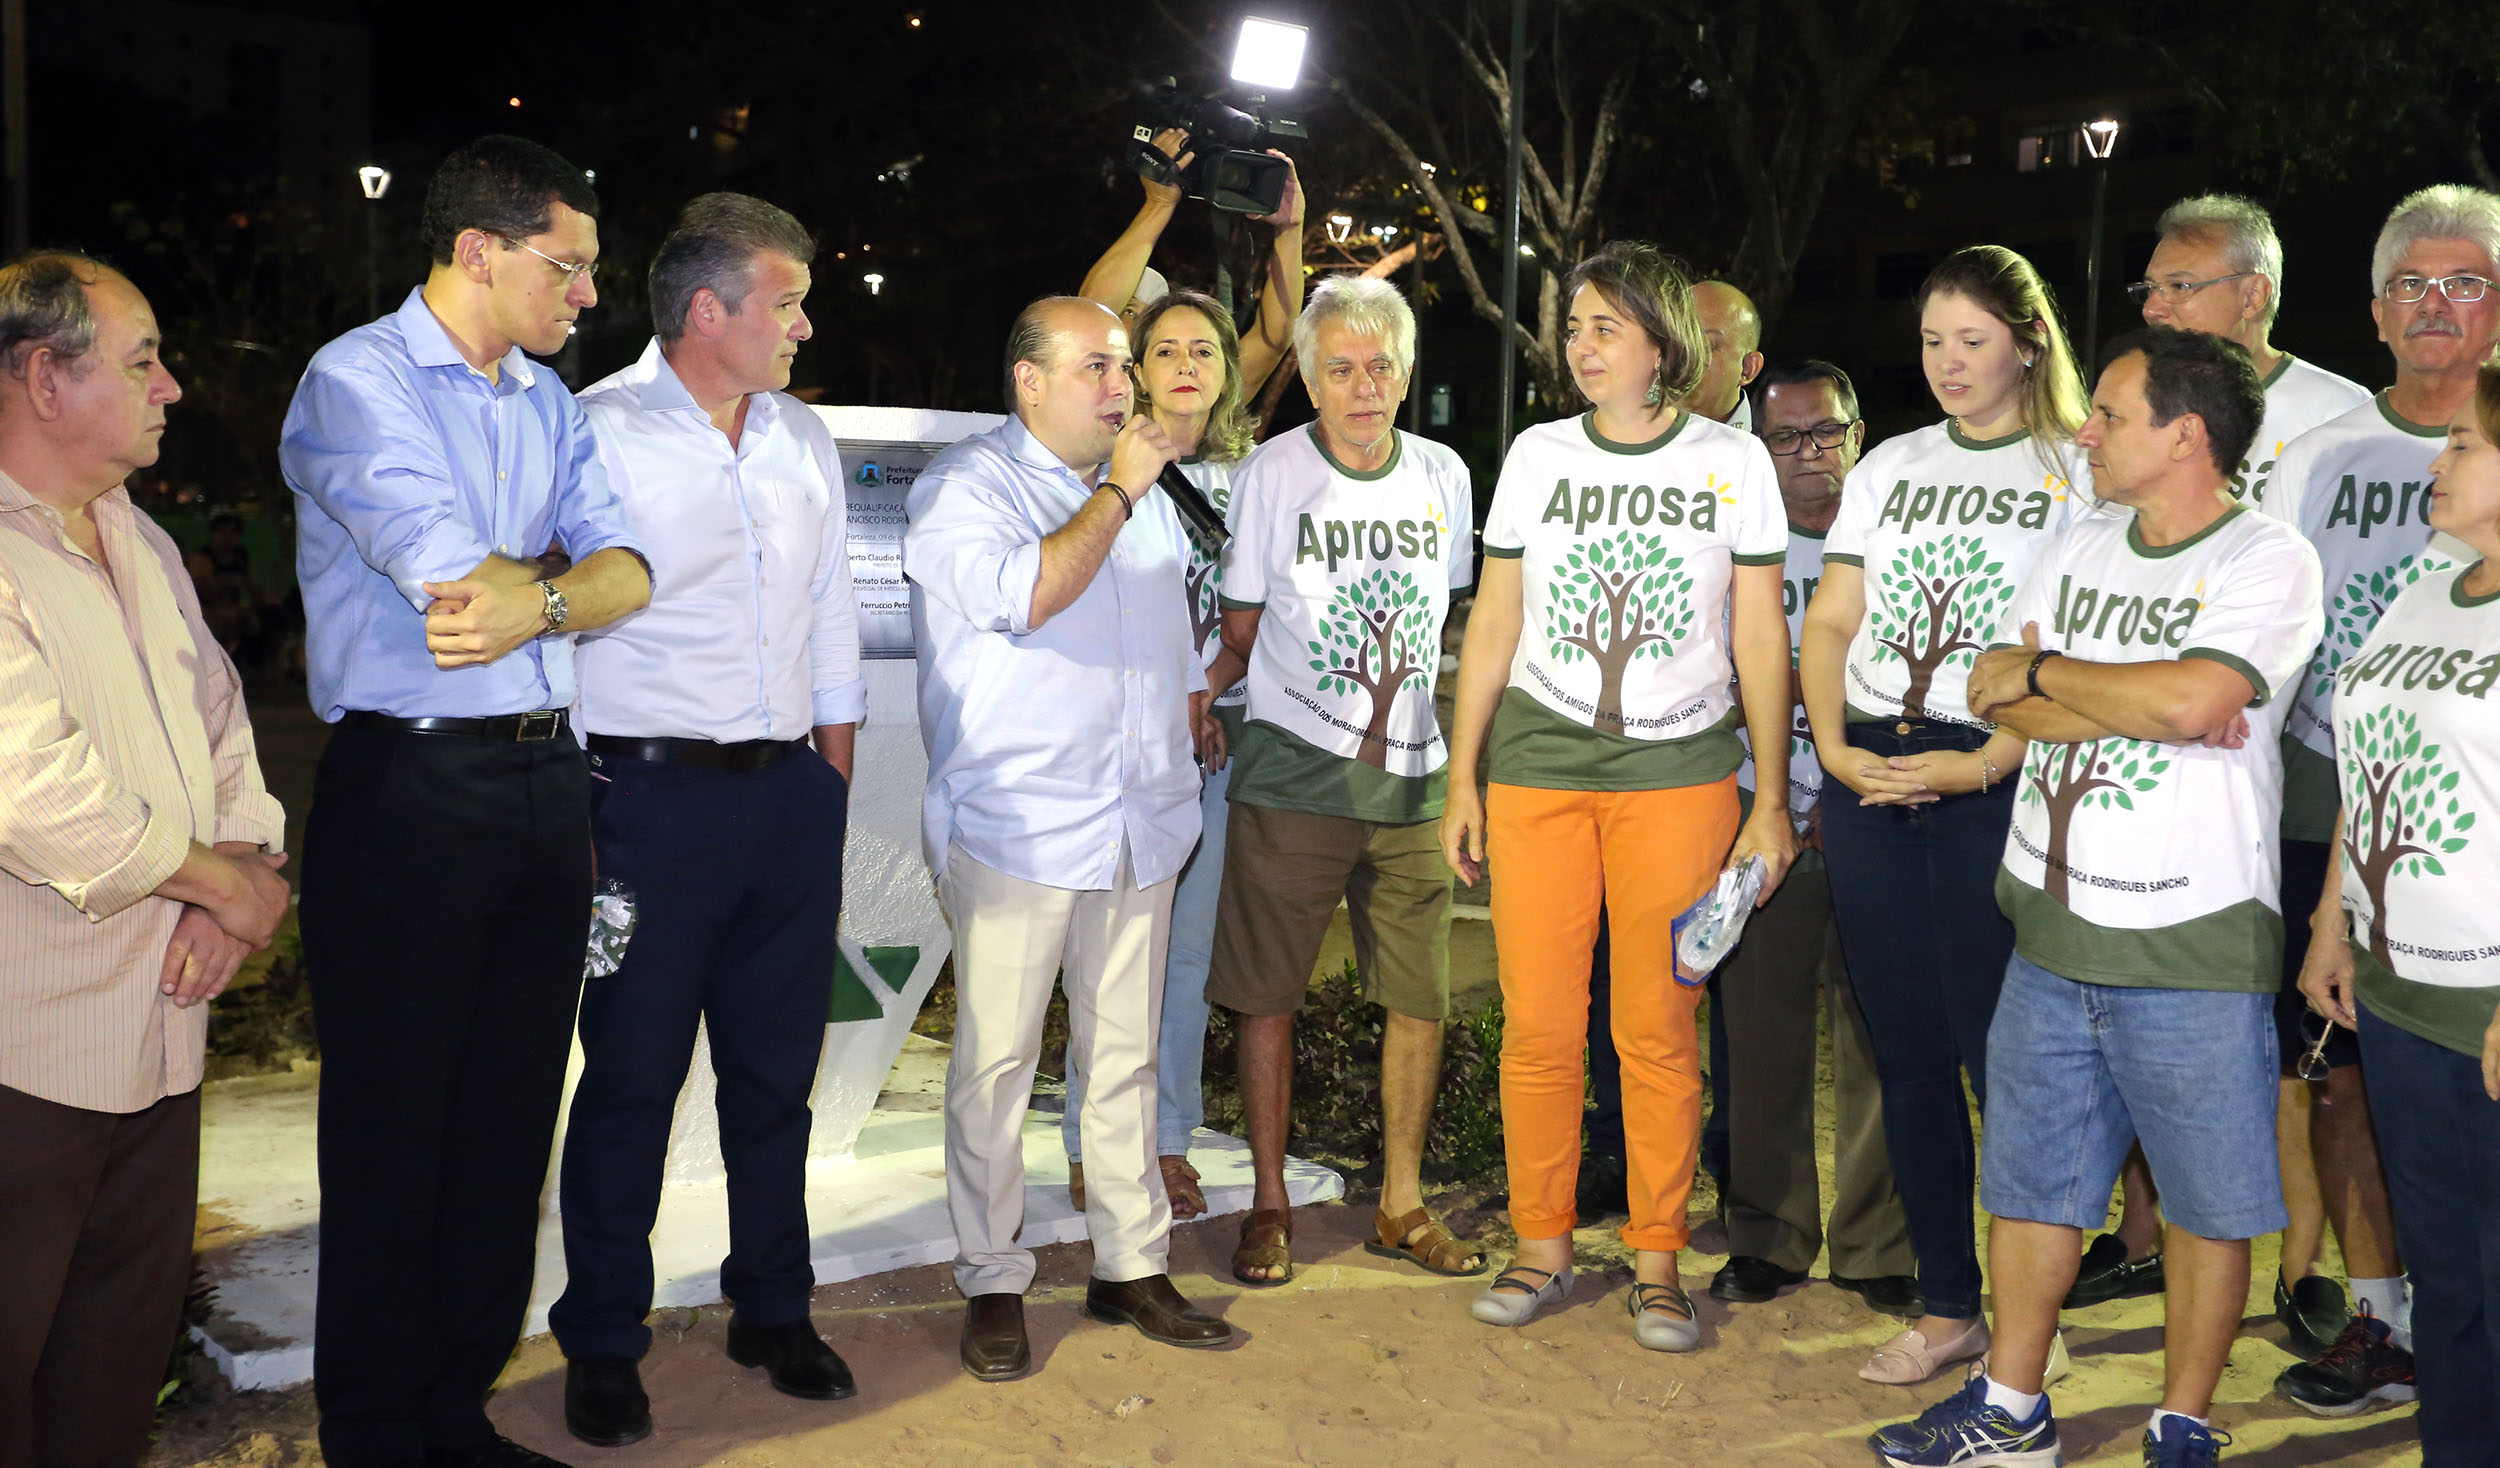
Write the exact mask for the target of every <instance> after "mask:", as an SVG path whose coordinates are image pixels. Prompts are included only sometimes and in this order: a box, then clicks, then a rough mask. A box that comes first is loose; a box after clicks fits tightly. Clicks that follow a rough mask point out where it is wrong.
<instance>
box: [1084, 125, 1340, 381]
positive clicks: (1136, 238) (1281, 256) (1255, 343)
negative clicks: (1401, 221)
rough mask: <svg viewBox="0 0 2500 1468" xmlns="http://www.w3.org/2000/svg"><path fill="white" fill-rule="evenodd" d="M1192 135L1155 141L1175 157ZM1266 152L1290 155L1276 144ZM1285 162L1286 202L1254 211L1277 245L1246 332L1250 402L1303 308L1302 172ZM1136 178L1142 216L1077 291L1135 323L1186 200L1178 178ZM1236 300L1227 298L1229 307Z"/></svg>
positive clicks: (1182, 161)
mask: <svg viewBox="0 0 2500 1468" xmlns="http://www.w3.org/2000/svg"><path fill="white" fill-rule="evenodd" d="M1188 138H1189V134H1188V132H1187V131H1186V130H1185V129H1182V128H1168V129H1166V130H1164V131H1163V132H1159V133H1157V134H1155V137H1154V147H1155V150H1156V151H1157V152H1160V153H1161V154H1162V155H1163V156H1164V157H1166V158H1170V157H1172V156H1173V155H1174V153H1176V152H1177V151H1178V150H1179V148H1180V146H1181V144H1183V143H1184V142H1186V141H1188ZM1268 152H1269V153H1271V154H1273V155H1274V156H1276V157H1278V158H1285V155H1284V154H1282V153H1278V152H1277V151H1276V150H1275V149H1273V148H1270V149H1268ZM1195 157H1197V154H1195V153H1181V154H1180V155H1179V158H1178V160H1177V165H1176V166H1177V167H1180V168H1187V167H1188V166H1189V164H1190V160H1192V159H1193V158H1195ZM1285 166H1286V169H1287V170H1288V172H1287V174H1286V181H1285V197H1284V202H1283V203H1282V204H1280V205H1279V206H1278V207H1277V210H1276V212H1275V213H1273V214H1258V215H1253V216H1251V217H1252V218H1253V219H1254V220H1256V221H1257V222H1258V223H1260V224H1266V225H1273V226H1274V227H1275V230H1276V241H1275V244H1274V245H1273V246H1271V255H1272V259H1271V261H1270V263H1269V266H1268V271H1267V283H1266V284H1265V285H1263V286H1261V287H1260V288H1259V314H1258V316H1257V317H1256V318H1255V319H1254V320H1252V321H1251V323H1250V329H1249V330H1248V331H1245V332H1243V333H1242V334H1241V396H1242V400H1243V401H1244V402H1249V401H1253V400H1255V399H1256V398H1257V397H1258V395H1259V392H1260V390H1261V389H1263V388H1265V387H1266V386H1267V379H1268V378H1269V377H1270V376H1271V375H1273V374H1274V373H1275V371H1276V364H1277V363H1279V362H1282V361H1283V360H1285V352H1286V350H1287V349H1288V348H1290V347H1291V346H1292V345H1293V322H1294V318H1295V317H1296V316H1299V315H1301V314H1302V179H1301V175H1300V174H1298V173H1295V172H1292V171H1291V170H1292V168H1293V160H1292V159H1290V158H1285ZM1138 181H1139V182H1140V183H1142V184H1144V185H1145V188H1146V202H1145V203H1144V205H1142V206H1140V207H1139V209H1138V211H1137V217H1136V218H1135V219H1132V220H1130V221H1129V226H1128V228H1127V229H1126V230H1123V231H1122V232H1121V234H1120V237H1119V238H1118V239H1116V240H1113V241H1112V242H1111V248H1110V249H1108V250H1105V251H1103V252H1102V258H1101V259H1099V260H1097V261H1095V262H1094V268H1093V269H1091V270H1088V271H1086V272H1085V284H1084V286H1083V287H1082V288H1081V289H1080V290H1079V291H1078V292H1077V294H1078V295H1080V296H1083V297H1084V298H1085V299H1087V300H1089V301H1100V302H1101V303H1102V304H1104V305H1106V306H1109V307H1110V308H1111V309H1112V310H1114V311H1117V312H1119V313H1120V319H1121V320H1122V321H1124V322H1128V323H1131V324H1132V325H1133V324H1134V323H1135V322H1136V320H1137V313H1138V312H1139V311H1140V310H1142V309H1144V308H1145V307H1147V306H1151V305H1153V304H1154V302H1155V301H1156V300H1159V299H1161V298H1162V296H1163V295H1164V294H1165V292H1164V291H1162V290H1157V291H1155V292H1154V294H1153V296H1152V297H1151V298H1143V299H1141V298H1140V295H1139V291H1138V283H1139V282H1140V281H1141V280H1144V279H1145V278H1146V277H1148V276H1150V275H1153V276H1154V278H1155V280H1156V281H1157V282H1158V283H1159V282H1160V281H1161V280H1162V277H1161V276H1159V275H1155V273H1154V271H1153V270H1152V269H1151V268H1150V267H1149V266H1148V265H1147V264H1146V259H1147V257H1148V256H1149V255H1152V254H1153V253H1154V247H1155V241H1156V240H1158V239H1160V238H1162V236H1163V229H1164V226H1166V225H1168V224H1170V223H1171V222H1172V213H1173V211H1174V210H1176V209H1178V208H1179V207H1180V204H1181V186H1180V185H1179V184H1177V183H1169V184H1161V183H1156V182H1155V181H1154V180H1153V179H1150V178H1145V177H1143V176H1142V175H1141V176H1140V178H1139V180H1138ZM1231 304H1232V303H1231V302H1229V301H1227V302H1226V303H1225V305H1226V307H1227V308H1228V309H1229V308H1230V306H1231Z"/></svg>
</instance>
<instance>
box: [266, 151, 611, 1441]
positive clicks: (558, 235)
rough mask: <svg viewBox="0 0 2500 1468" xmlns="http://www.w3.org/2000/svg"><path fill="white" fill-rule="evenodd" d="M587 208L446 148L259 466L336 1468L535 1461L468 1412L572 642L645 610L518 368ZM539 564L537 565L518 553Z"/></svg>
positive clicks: (572, 279)
mask: <svg viewBox="0 0 2500 1468" xmlns="http://www.w3.org/2000/svg"><path fill="white" fill-rule="evenodd" d="M598 211H599V199H598V196H597V195H596V194H594V193H592V192H591V189H590V183H589V180H588V179H587V178H585V177H584V176H583V174H582V171H581V170H580V169H578V168H575V167H574V166H573V165H571V164H570V163H567V162H566V161H565V160H564V159H563V158H561V157H559V156H557V155H556V154H555V153H554V152H552V151H550V150H548V149H546V148H544V147H541V146H539V145H538V144H536V143H532V142H529V141H527V140H525V139H521V138H514V137H502V136H493V137H485V138H480V139H478V140H477V141H476V142H474V143H471V144H469V145H467V146H466V147H463V148H461V149H459V150H458V151H456V152H454V153H453V154H452V155H451V156H450V157H449V158H446V159H445V160H443V165H442V167H441V168H440V169H438V170H436V172H435V175H434V179H433V181H432V183H431V184H430V185H428V187H427V189H426V195H425V212H424V221H423V226H422V228H423V233H424V239H425V244H426V248H427V250H428V252H429V254H430V255H431V256H432V259H433V265H432V269H431V270H430V271H429V272H428V273H427V275H426V279H425V283H424V284H423V285H422V286H420V287H418V288H417V289H415V290H412V291H410V292H409V293H408V298H407V300H406V301H405V302H404V303H402V305H401V306H400V308H399V309H398V310H397V311H395V312H393V313H392V314H390V315H388V316H385V317H383V318H382V319H381V320H379V321H376V322H373V323H371V324H369V325H366V326H360V327H358V328H356V329H355V330H354V331H351V332H349V333H348V334H347V335H345V336H343V337H340V338H339V339H338V340H336V341H334V342H332V343H330V344H329V345H328V346H326V347H323V348H322V349H321V350H320V351H319V352H317V353H315V354H314V356H313V359H312V364H311V365H310V366H309V367H308V368H306V369H305V372H304V380H303V381H302V382H301V383H300V384H298V385H297V387H296V390H295V401H294V403H293V405H292V406H290V407H289V408H288V410H287V416H286V424H285V427H284V429H283V430H282V432H281V436H280V439H279V443H278V463H279V466H280V468H281V469H283V470H284V471H285V474H286V480H287V484H288V486H289V487H290V488H291V489H293V490H294V491H295V498H296V524H297V540H296V569H297V575H298V579H300V580H301V582H302V583H303V589H304V616H305V623H306V627H305V640H306V641H305V661H306V664H307V666H308V668H309V672H310V682H311V694H312V703H313V710H314V712H316V713H318V714H319V715H320V716H321V717H322V718H323V719H324V720H326V721H328V722H330V723H331V724H333V725H335V726H336V728H335V730H334V732H332V734H331V735H330V740H329V743H328V745H327V746H326V747H325V748H324V749H323V751H322V755H321V768H320V771H319V773H318V775H317V776H316V777H315V780H314V785H313V806H312V814H311V818H310V823H309V824H308V825H307V827H306V829H305V833H304V852H305V861H304V904H303V925H304V959H305V965H306V967H307V969H308V970H309V971H310V973H311V976H312V995H313V1022H314V1025H315V1028H316V1030H317V1031H318V1033H319V1035H320V1039H321V1052H322V1078H321V1079H322V1084H321V1137H320V1152H321V1279H320V1298H319V1304H318V1306H317V1307H316V1314H315V1334H314V1346H313V1352H314V1354H313V1391H314V1395H315V1397H316V1398H317V1399H318V1401H319V1402H320V1405H321V1447H322V1452H323V1455H324V1456H325V1457H326V1458H327V1459H328V1460H329V1461H330V1462H331V1463H333V1464H336V1465H338V1468H367V1465H373V1468H386V1465H399V1464H406V1463H411V1462H415V1461H418V1460H420V1459H422V1460H425V1461H428V1462H431V1463H433V1464H436V1465H445V1468H451V1465H458V1468H470V1465H474V1468H529V1465H532V1464H539V1463H544V1462H546V1461H547V1460H546V1459H544V1458H542V1457H541V1456H540V1455H539V1454H537V1453H535V1452H532V1451H531V1450H529V1449H527V1448H524V1447H521V1446H520V1445H518V1444H516V1443H513V1442H511V1441H509V1440H507V1439H505V1438H504V1437H502V1436H501V1435H500V1434H498V1433H497V1432H496V1431H495V1428H494V1425H493V1424H492V1423H490V1422H489V1421H488V1420H487V1417H486V1410H485V1399H486V1393H487V1390H488V1389H489V1388H491V1387H492V1386H493V1385H494V1383H495V1378H496V1377H497V1376H498V1375H500V1374H501V1373H502V1371H503V1367H504V1362H505V1361H506V1359H507V1358H509V1357H510V1355H511V1354H512V1346H513V1343H514V1342H515V1341H516V1340H517V1339H518V1338H519V1336H520V1333H521V1320H522V1315H523V1312H524V1311H525V1310H526V1308H527V1307H528V1304H529V1294H530V1274H531V1270H532V1268H533V1266H534V1265H535V1263H536V1260H537V1253H538V1249H537V1238H538V1195H539V1192H540V1189H541V1187H542V1185H543V1184H544V1182H545V1180H546V1176H547V1153H548V1150H549V1148H550V1147H551V1145H552V1144H553V1142H554V1137H555V1124H556V1108H557V1103H558V1100H559V1099H560V1097H561V1094H562V1091H563V1086H564V1069H565V1061H566V1059H567V1056H568V1054H569V1053H570V1051H571V1048H572V1032H573V1011H574V1005H575V1002H576V1000H577V999H578V998H579V997H580V994H581V983H582V945H583V940H584V937H585V935H586V934H587V932H588V930H589V912H590V864H591V852H590V772H589V769H588V767H587V766H586V765H585V764H584V763H583V759H582V751H581V746H580V745H578V744H576V743H574V742H573V737H572V732H571V729H570V727H569V722H570V715H569V713H568V708H569V706H570V705H571V704H572V702H573V697H574V691H575V685H574V676H573V646H572V643H573V637H574V635H575V634H576V633H579V632H581V631H584V630H588V629H592V628H597V627H603V626H605V625H607V624H608V623H610V622H613V621H615V620H616V619H617V618H619V617H622V616H624V615H626V614H627V613H629V612H632V611H635V610H637V609H638V608H640V607H641V606H642V605H643V603H644V602H645V601H646V600H647V599H648V598H649V596H650V593H651V578H650V573H649V570H648V566H647V563H646V562H645V560H644V559H643V555H642V552H641V551H640V550H639V549H637V548H636V545H635V542H634V539H633V534H632V531H631V529H630V528H629V527H628V525H627V523H626V519H625V514H624V511H623V509H622V507H621V506H619V505H618V504H617V501H616V496H615V494H614V493H613V492H611V491H610V489H609V487H608V479H607V474H606V472H605V470H604V469H602V468H601V466H600V463H599V459H598V454H597V451H596V448H595V446H594V445H593V443H592V441H591V435H590V424H589V422H588V420H587V419H585V418H584V417H583V416H582V410H581V407H580V405H579V404H577V403H576V402H574V400H573V395H572V394H571V393H570V392H568V391H566V390H565V386H564V384H563V383H562V382H560V381H558V380H557V378H556V375H555V373H553V372H551V371H549V370H548V369H546V368H544V367H539V366H535V365H533V364H532V363H531V362H530V360H529V358H528V357H527V356H525V355H524V353H536V354H537V355H540V356H548V355H552V354H554V353H555V352H557V351H559V350H561V349H562V348H563V346H564V342H565V338H566V337H567V336H569V335H570V334H571V333H572V330H573V327H572V322H573V319H574V318H575V317H576V316H578V315H580V314H581V313H582V312H583V311H586V310H588V309H589V308H590V307H592V306H594V305H596V304H597V303H598V299H599V295H598V291H597V289H596V288H595V287H594V286H593V285H592V284H591V273H592V271H593V270H594V269H595V268H596V266H597V263H598V258H599V228H598V223H597V219H596V216H597V214H598ZM557 546H561V548H562V550H563V551H564V552H565V553H569V556H570V569H565V570H558V569H557V567H556V565H554V564H551V563H542V562H540V561H537V560H535V559H533V558H535V557H537V556H539V555H540V554H541V553H542V552H545V551H550V550H553V549H555V548H556V547H557ZM411 1301H418V1302H422V1308H418V1309H414V1310H412V1309H411V1308H410V1302H411Z"/></svg>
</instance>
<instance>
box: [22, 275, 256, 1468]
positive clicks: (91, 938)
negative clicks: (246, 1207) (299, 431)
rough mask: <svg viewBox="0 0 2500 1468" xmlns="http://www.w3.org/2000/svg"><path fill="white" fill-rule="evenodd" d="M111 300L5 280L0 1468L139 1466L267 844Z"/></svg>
mask: <svg viewBox="0 0 2500 1468" xmlns="http://www.w3.org/2000/svg"><path fill="white" fill-rule="evenodd" d="M162 346H163V343H162V342H161V341H160V340H159V337H158V332H157V325H156V315H155V313H154V312H153V311H151V310H150V309H149V307H148V302H147V298H146V297H144V296H142V295H140V294H139V291H138V288H137V287H135V286H133V285H132V284H131V283H130V282H129V281H128V280H126V279H124V278H123V277H122V275H121V274H120V272H118V271H116V270H113V269H112V268H111V267H109V266H106V265H103V264H101V263H99V262H97V261H95V260H91V259H88V258H87V257H85V256H83V255H73V254H67V253H63V252H57V251H46V252H44V253H41V254H36V255H29V256H26V257H24V258H22V259H19V260H15V261H12V262H10V263H9V264H8V265H6V266H4V267H0V789H5V790H6V791H7V792H8V794H7V796H6V798H5V800H0V872H5V873H7V875H8V877H9V878H10V880H8V881H0V1260H5V1261H6V1263H5V1265H0V1463H6V1464H10V1465H12V1468H14V1465H18V1464H28V1465H43V1468H53V1465H63V1468H67V1465H86V1464H128V1463H137V1462H139V1461H140V1460H141V1459H143V1458H144V1457H146V1456H147V1450H148V1437H149V1429H150V1427H151V1425H152V1423H153V1420H154V1415H155V1408H156V1400H157V1392H158V1389H159V1388H160V1387H162V1386H163V1385H164V1379H165V1356H166V1352H167V1350H168V1349H169V1348H170V1347H171V1346H172V1345H173V1343H174V1339H175V1335H176V1333H177V1332H179V1331H180V1330H181V1328H182V1306H183V1296H184V1292H185V1290H186V1288H187V1286H188V1285H189V1283H190V1280H191V1239H192V1229H193V1227H194V1224H195V1222H196V1211H197V1210H196V1207H195V1204H196V1201H197V1199H198V1197H199V1175H200V1166H199V1162H200V1079H201V1070H202V1066H203V1063H204V1059H205V1049H206V1041H207V1037H208V1005H207V1001H209V1000H211V999H214V998H216V997H217V995H218V994H219V992H221V991H222V990H223V989H224V988H225V986H226V983H227V981H228V980H230V979H232V978H233V977H234V974H235V970H236V968H237V967H238V966H239V965H240V964H241V963H242V961H243V959H244V958H245V957H246V956H247V955H249V954H250V953H252V952H253V951H255V950H257V949H260V948H263V947H265V946H267V944H268V942H269V939H270V936H271V934H272V933H273V932H274V931H275V930H276V928H277V926H278V924H279V923H280V922H281V921H282V920H284V918H285V916H286V909H287V901H288V892H287V885H286V882H285V880H284V879H283V878H281V877H279V876H278V873H277V868H278V866H279V865H280V864H281V863H283V862H284V861H285V860H286V858H285V856H284V855H283V854H280V853H279V851H278V848H279V846H280V844H281V843H282V842H283V840H284V838H285V833H286V832H285V828H286V822H285V817H284V815H283V813H281V812H280V811H279V809H278V803H277V802H276V801H274V800H272V799H270V798H269V793H268V792H267V791H266V790H265V789H263V788H262V786H261V777H260V763H259V760H258V759H257V757H256V756H255V752H254V749H253V743H252V725H251V721H250V719H249V718H247V717H246V716H245V714H244V708H243V688H242V684H241V682H240V680H239V679H237V678H236V676H235V671H234V665H233V664H232V663H230V662H228V661H227V660H226V655H225V653H224V651H223V650H221V649H220V648H219V647H218V645H217V639H216V637H215V636H214V635H213V634H212V633H211V632H210V630H209V627H208V623H207V622H206V620H205V619H204V618H203V617H202V616H201V612H200V603H199V598H198V597H197V596H196V595H195V594H194V593H193V591H192V586H191V578H190V577H189V576H188V575H186V574H185V573H184V571H183V566H182V555H181V552H180V551H178V550H177V549H175V547H174V543H173V541H172V540H171V539H169V538H168V537H167V536H166V534H165V532H164V531H163V530H161V529H159V528H157V526H156V525H155V524H154V523H153V522H152V521H150V520H149V519H148V517H147V515H146V514H144V513H143V512H141V511H140V510H139V509H138V507H136V506H135V505H133V504H132V503H131V500H130V493H129V491H128V490H127V489H125V488H124V487H123V483H124V481H125V480H127V479H128V478H129V477H130V476H131V475H132V474H133V473H134V472H136V471H138V470H140V469H143V468H145V467H146V466H148V465H150V464H153V463H155V462H156V457H157V451H158V447H159V444H160V441H161V440H162V439H163V437H164V432H165V410H166V408H167V407H169V406H170V405H171V404H173V403H174V402H175V401H177V400H178V399H180V398H181V396H182V389H181V387H180V386H179V385H177V384H176V383H175V382H174V379H173V375H172V374H171V373H169V372H168V371H167V370H166V369H165V364H164V354H163V352H162V350H161V348H162Z"/></svg>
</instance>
